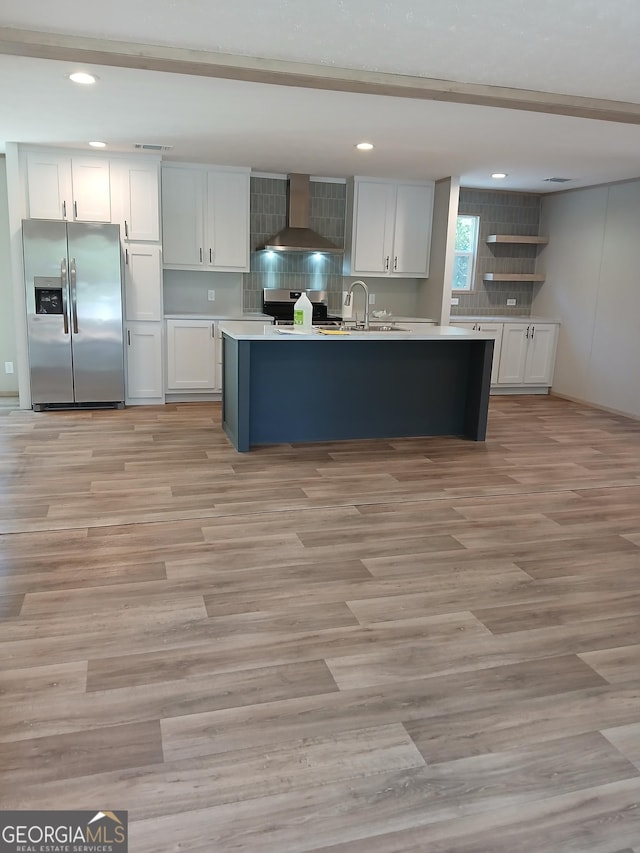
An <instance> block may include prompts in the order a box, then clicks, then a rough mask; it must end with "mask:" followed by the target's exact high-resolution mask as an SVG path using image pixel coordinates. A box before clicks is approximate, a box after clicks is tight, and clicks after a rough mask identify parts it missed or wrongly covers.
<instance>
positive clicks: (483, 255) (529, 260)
mask: <svg viewBox="0 0 640 853" xmlns="http://www.w3.org/2000/svg"><path fill="white" fill-rule="evenodd" d="M458 213H460V214H469V215H475V216H479V217H480V232H479V235H478V257H477V262H476V274H475V282H474V289H473V291H472V292H471V293H460V292H456V293H455V294H454V296H457V297H458V300H459V304H458V305H452V306H451V316H452V317H453V316H456V315H460V314H478V315H483V314H484V315H490V314H504V315H505V316H528V315H529V314H530V313H531V304H532V301H533V295H534V292H535V290H534V288H537V287H539V286H540V285H539V284H535V283H532V282H515V281H505V282H498V281H484V280H483V278H482V276H483V274H484V273H486V272H496V273H533V272H535V262H536V257H537V254H538V252H539V251H542V250H541V249H540V248H539V247H537V246H528V245H518V244H517V243H489V244H488V243H487V242H486V240H487V236H488V235H489V234H517V235H519V236H531V237H534V236H536V235H537V234H538V227H539V222H540V197H539V196H537V195H532V194H529V193H514V192H504V191H499V190H476V189H466V188H461V189H460V200H459V204H458ZM507 299H515V300H516V306H515V307H507V304H506V303H507Z"/></svg>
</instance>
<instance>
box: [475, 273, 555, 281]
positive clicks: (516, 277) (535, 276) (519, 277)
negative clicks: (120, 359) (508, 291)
mask: <svg viewBox="0 0 640 853" xmlns="http://www.w3.org/2000/svg"><path fill="white" fill-rule="evenodd" d="M482 278H483V279H484V280H485V281H544V275H541V274H540V273H534V272H531V273H516V272H486V273H484V275H483V276H482Z"/></svg>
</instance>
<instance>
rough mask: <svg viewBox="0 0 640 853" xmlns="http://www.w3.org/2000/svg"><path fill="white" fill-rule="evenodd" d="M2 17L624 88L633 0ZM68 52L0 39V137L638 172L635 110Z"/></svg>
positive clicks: (637, 14)
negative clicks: (117, 60) (547, 104)
mask: <svg viewBox="0 0 640 853" xmlns="http://www.w3.org/2000/svg"><path fill="white" fill-rule="evenodd" d="M0 26H3V27H18V28H22V29H29V30H37V31H39V32H49V33H58V34H67V35H73V36H89V37H94V38H101V39H109V40H119V41H126V42H138V43H144V44H148V45H169V46H173V47H179V48H191V49H198V50H207V51H216V52H223V53H229V54H235V55H237V56H245V57H259V58H267V59H271V58H272V59H277V60H284V61H287V62H304V63H310V64H312V65H323V66H326V67H327V68H338V67H341V68H349V69H354V70H357V71H364V72H371V74H370V75H369V76H370V77H371V79H376V80H380V79H381V78H380V76H379V75H374V74H373V72H384V73H386V74H389V73H393V74H404V75H411V76H413V77H425V78H438V79H441V80H452V81H456V82H458V83H481V84H487V85H491V86H507V87H511V88H518V89H528V90H537V91H540V92H551V93H559V94H563V95H576V96H583V97H589V98H600V99H609V100H613V101H626V102H629V103H633V104H640V88H638V84H637V81H638V80H639V79H640V51H638V49H637V44H638V37H639V36H640V4H639V3H638V2H637V0H608V2H607V4H602V3H601V2H600V0H598V2H595V1H594V0H573V2H571V1H570V0H563V2H562V3H558V2H557V0H536V2H535V3H532V2H530V0H527V2H523V0H484V2H483V3H478V2H477V0H457V2H452V0H421V2H418V0H415V2H408V1H407V0H366V2H365V0H322V2H319V0H313V2H312V0H272V2H269V0H234V2H233V3H223V2H221V0H218V2H211V0H153V2H151V0H135V2H132V0H127V2H125V0H109V2H108V3H107V2H104V3H100V4H97V3H92V4H87V3H86V2H78V0H56V3H51V2H50V0H22V2H20V3H19V4H18V3H15V4H12V8H11V9H10V10H4V9H2V10H0ZM58 55H61V54H59V53H58ZM77 67H79V63H77V62H69V61H64V60H57V61H53V60H46V59H39V58H28V57H21V56H10V55H0V80H1V81H2V83H1V85H0V115H1V116H2V119H1V120H0V146H1V147H2V150H4V145H5V143H6V142H8V141H10V142H11V141H13V142H31V143H39V144H55V145H65V146H66V145H69V146H74V147H76V146H77V147H86V143H87V142H88V141H89V140H90V139H103V140H104V141H106V142H108V143H109V150H113V151H131V150H132V145H133V143H135V142H154V143H155V142H159V143H166V144H169V145H173V146H174V147H173V149H172V151H171V152H169V153H168V154H166V155H164V156H165V157H166V158H167V159H179V160H193V161H201V162H211V163H220V164H238V165H250V166H252V167H253V168H254V169H255V170H258V171H263V172H265V171H266V172H276V173H286V172H308V173H311V174H313V175H324V176H328V177H346V176H347V175H353V174H366V175H374V176H381V177H400V178H402V177H416V178H418V177H423V178H434V179H438V178H441V177H445V176H447V175H451V174H453V175H460V176H461V181H462V184H463V185H466V186H492V185H496V182H495V181H491V178H490V177H489V175H490V173H491V172H492V171H496V170H501V171H506V172H508V173H509V177H508V178H507V179H506V180H505V181H502V182H500V184H499V186H500V188H502V189H522V190H530V191H534V192H547V191H551V190H553V189H557V188H560V185H553V184H551V185H550V184H548V183H544V181H543V179H544V178H547V177H551V176H562V177H570V178H572V179H573V180H572V183H570V184H566V185H564V187H565V188H566V187H570V186H584V185H587V184H594V183H601V182H606V181H614V180H621V179H625V178H635V177H638V176H640V125H639V124H624V123H616V122H607V121H601V120H594V119H587V118H576V117H571V116H567V115H553V114H547V113H539V112H526V111H521V110H513V109H503V108H497V107H487V106H478V105H471V104H459V103H447V102H443V101H431V100H419V99H418V100H416V99H409V98H400V97H390V96H383V95H373V94H356V93H354V92H348V91H343V92H337V91H327V90H321V89H306V88H296V87H291V86H276V85H271V84H265V83H253V82H243V81H241V80H224V79H216V78H212V77H197V76H192V75H181V74H176V73H167V72H158V71H145V70H139V69H134V68H124V67H115V66H112V65H110V66H106V65H105V66H99V65H91V66H90V70H93V71H94V72H95V73H96V74H98V76H99V78H100V79H99V81H98V84H97V85H96V86H94V87H78V86H74V85H73V84H71V83H70V82H69V81H68V80H67V79H66V77H65V75H66V74H68V73H69V72H70V71H71V70H75V69H76V68H77ZM638 116H640V109H639V110H638ZM362 139H368V140H370V141H372V142H373V143H374V144H375V149H374V150H373V151H372V152H369V153H366V154H361V153H359V152H356V150H355V148H354V145H355V143H356V142H358V141H360V140H362Z"/></svg>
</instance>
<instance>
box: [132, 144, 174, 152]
mask: <svg viewBox="0 0 640 853" xmlns="http://www.w3.org/2000/svg"><path fill="white" fill-rule="evenodd" d="M133 147H134V148H137V149H138V150H139V151H171V149H172V148H173V145H161V144H160V143H158V142H136V143H135V145H134V146H133Z"/></svg>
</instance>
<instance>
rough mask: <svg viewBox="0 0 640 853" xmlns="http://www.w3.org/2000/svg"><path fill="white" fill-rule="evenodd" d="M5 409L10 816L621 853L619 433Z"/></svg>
mask: <svg viewBox="0 0 640 853" xmlns="http://www.w3.org/2000/svg"><path fill="white" fill-rule="evenodd" d="M219 424H220V407H219V405H218V404H210V403H208V404H183V405H170V406H165V407H161V408H147V407H140V408H132V409H127V410H125V411H119V412H116V411H113V412H112V411H97V412H87V411H79V412H55V413H39V414H34V413H32V412H23V411H10V412H7V414H6V415H5V416H3V417H2V419H0V619H1V621H0V771H1V775H0V806H1V807H2V808H32V809H36V808H37V809H70V808H84V809H94V810H95V809H98V808H100V809H103V810H104V809H128V810H129V819H130V826H131V832H130V835H131V842H130V849H131V851H132V853H133V851H135V853H176V851H190V852H191V851H195V853H227V851H250V853H254V851H255V853H302V852H303V851H320V850H322V851H335V853H337V852H338V851H340V853H365V851H366V853H634V851H635V853H640V423H637V422H634V421H632V420H629V419H625V418H622V417H618V416H615V415H612V414H608V413H605V412H600V411H597V410H594V409H589V408H587V407H583V406H579V405H576V404H573V403H569V402H567V401H563V400H559V399H555V398H548V397H506V398H504V397H503V398H492V400H491V406H490V417H489V430H488V439H487V441H486V443H481V444H476V443H473V442H468V441H463V440H459V439H455V438H430V439H427V438H425V439H406V440H396V441H362V442H355V441H354V442H345V443H331V444H328V443H325V444H317V445H302V446H300V445H298V446H288V445H287V446H277V447H269V448H261V449H258V450H256V451H253V452H251V453H248V454H238V453H236V452H235V451H234V450H233V449H232V448H231V446H230V445H229V443H228V441H227V440H226V437H225V436H224V434H223V433H222V431H221V429H220V425H219Z"/></svg>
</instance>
